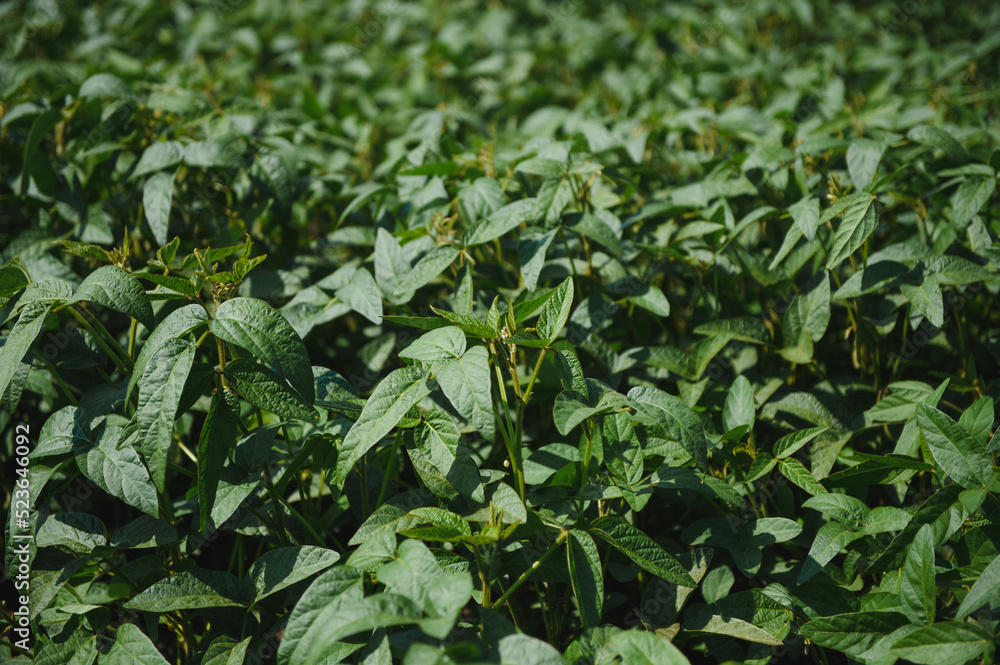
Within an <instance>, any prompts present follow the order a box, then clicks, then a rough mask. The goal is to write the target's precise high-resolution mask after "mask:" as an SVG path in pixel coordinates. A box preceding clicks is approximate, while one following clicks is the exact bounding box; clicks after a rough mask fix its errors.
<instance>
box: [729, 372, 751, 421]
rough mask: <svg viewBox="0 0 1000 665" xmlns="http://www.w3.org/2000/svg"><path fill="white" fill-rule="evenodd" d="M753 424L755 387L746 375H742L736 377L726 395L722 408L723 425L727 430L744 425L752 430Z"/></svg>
mask: <svg viewBox="0 0 1000 665" xmlns="http://www.w3.org/2000/svg"><path fill="white" fill-rule="evenodd" d="M753 424H754V401H753V387H752V386H751V385H750V381H749V380H747V378H746V377H745V376H743V375H740V376H738V377H736V380H735V381H734V382H733V385H732V387H731V388H730V389H729V395H727V396H726V404H725V406H724V407H723V409H722V427H723V429H724V430H725V431H727V432H728V431H731V430H734V429H736V428H737V427H743V426H745V427H746V428H747V429H748V430H750V429H753Z"/></svg>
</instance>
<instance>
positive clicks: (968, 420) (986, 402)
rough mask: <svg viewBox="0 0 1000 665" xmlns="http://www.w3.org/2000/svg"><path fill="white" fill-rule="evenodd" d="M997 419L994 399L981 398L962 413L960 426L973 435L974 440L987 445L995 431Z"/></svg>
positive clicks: (959, 421) (988, 397)
mask: <svg viewBox="0 0 1000 665" xmlns="http://www.w3.org/2000/svg"><path fill="white" fill-rule="evenodd" d="M995 417H996V416H995V412H994V408H993V398H992V397H990V396H986V397H980V398H979V399H977V400H976V401H975V402H973V403H972V405H971V406H970V407H969V408H968V409H966V410H965V411H963V412H962V415H961V416H960V417H959V419H958V424H959V425H961V426H962V427H963V428H964V429H965V431H966V432H968V433H969V434H971V435H972V438H974V439H976V440H977V441H980V442H982V443H985V442H986V440H987V439H988V438H989V436H990V432H991V431H992V430H993V420H994V419H995Z"/></svg>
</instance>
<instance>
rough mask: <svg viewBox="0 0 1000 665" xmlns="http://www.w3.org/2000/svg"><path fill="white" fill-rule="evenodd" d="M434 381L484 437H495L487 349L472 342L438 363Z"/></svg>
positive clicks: (456, 408) (491, 439)
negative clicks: (466, 349)
mask: <svg viewBox="0 0 1000 665" xmlns="http://www.w3.org/2000/svg"><path fill="white" fill-rule="evenodd" d="M437 381H438V385H440V386H441V391H442V392H443V393H444V395H445V397H447V398H448V401H449V402H451V404H452V406H454V407H455V410H456V411H458V412H459V414H461V416H462V417H463V418H465V419H466V420H468V421H469V423H471V424H472V426H473V427H475V428H476V429H477V430H478V431H479V433H480V434H482V435H483V436H484V437H486V439H487V440H489V441H493V440H494V437H496V422H495V419H494V416H493V395H492V381H491V380H490V365H489V352H488V351H487V350H486V347H484V346H474V347H472V348H471V349H469V350H468V351H466V352H465V354H464V355H463V356H462V357H461V358H457V359H453V360H449V361H448V362H446V363H444V364H442V365H441V366H440V368H439V369H438V373H437Z"/></svg>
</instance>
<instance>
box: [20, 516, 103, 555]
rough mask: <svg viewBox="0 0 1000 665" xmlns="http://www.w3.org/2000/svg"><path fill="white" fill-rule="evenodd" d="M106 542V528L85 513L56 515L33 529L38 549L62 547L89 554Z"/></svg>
mask: <svg viewBox="0 0 1000 665" xmlns="http://www.w3.org/2000/svg"><path fill="white" fill-rule="evenodd" d="M107 542H108V528H107V527H106V526H104V522H102V521H101V520H100V519H99V518H97V517H95V516H93V515H88V514H87V513H78V512H69V513H56V514H55V515H50V516H49V518H48V519H46V520H45V521H44V522H42V523H41V524H40V525H38V527H37V528H36V529H35V545H36V546H38V547H63V548H66V549H68V550H70V551H71V552H74V553H80V554H89V553H90V552H92V551H93V550H94V548H95V547H101V546H102V545H105V544H107Z"/></svg>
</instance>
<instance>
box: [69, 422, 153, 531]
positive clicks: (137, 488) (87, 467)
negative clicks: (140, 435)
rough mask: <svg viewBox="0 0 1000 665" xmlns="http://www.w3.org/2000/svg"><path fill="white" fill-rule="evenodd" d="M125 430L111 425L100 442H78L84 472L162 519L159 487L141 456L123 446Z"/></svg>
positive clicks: (100, 485)
mask: <svg viewBox="0 0 1000 665" xmlns="http://www.w3.org/2000/svg"><path fill="white" fill-rule="evenodd" d="M121 434H122V429H121V428H120V427H116V426H113V425H108V426H107V427H105V428H104V430H102V431H101V433H100V435H99V438H98V439H97V441H96V442H95V443H94V444H92V445H88V444H86V443H85V442H82V441H78V443H77V446H76V449H75V451H74V452H75V456H76V465H77V466H78V467H79V468H80V471H81V472H82V473H83V474H84V475H85V476H87V477H88V478H90V479H91V480H93V481H94V482H95V483H96V484H97V486H98V487H100V488H101V489H103V490H104V491H105V492H107V493H108V494H110V495H112V496H116V497H118V498H119V499H121V500H122V501H124V502H125V503H127V504H128V505H130V506H132V507H134V508H138V509H139V510H141V511H142V512H144V513H146V514H147V515H152V516H153V517H157V516H159V507H158V505H157V499H156V487H155V486H154V485H153V481H152V479H151V478H150V477H149V473H148V472H147V471H146V467H144V466H143V465H142V462H141V461H140V460H139V453H137V452H136V451H135V448H133V447H132V446H130V445H126V446H123V447H119V439H120V438H121Z"/></svg>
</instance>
